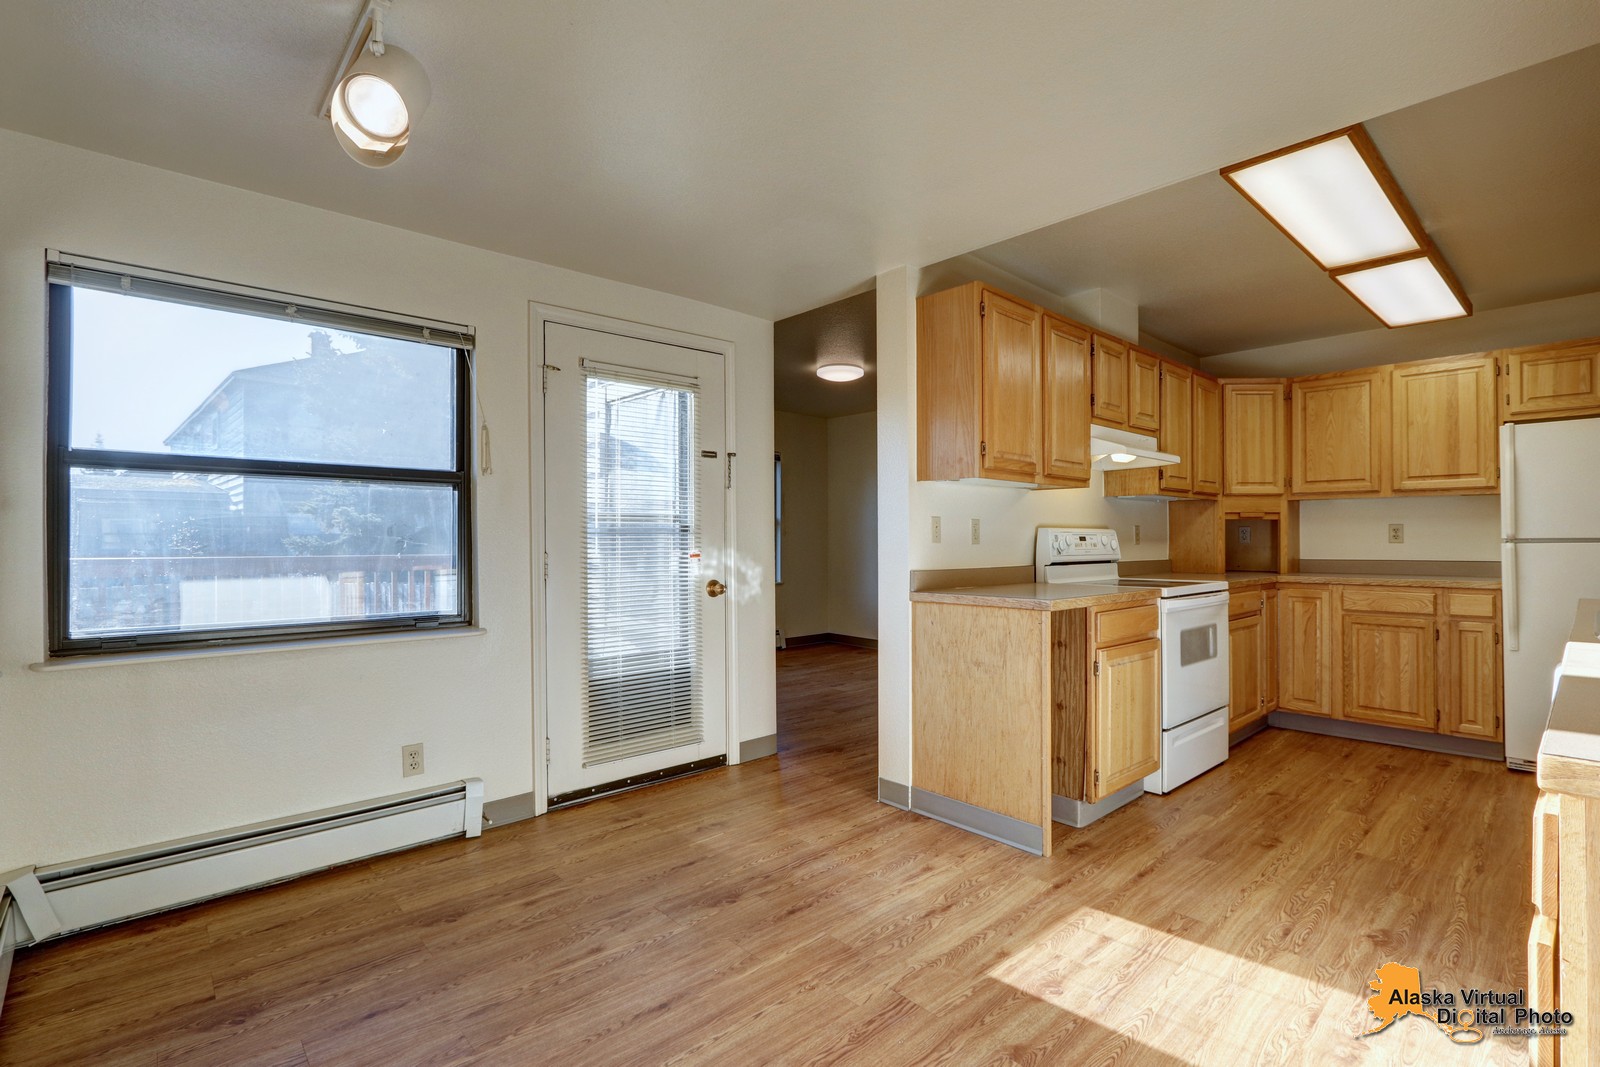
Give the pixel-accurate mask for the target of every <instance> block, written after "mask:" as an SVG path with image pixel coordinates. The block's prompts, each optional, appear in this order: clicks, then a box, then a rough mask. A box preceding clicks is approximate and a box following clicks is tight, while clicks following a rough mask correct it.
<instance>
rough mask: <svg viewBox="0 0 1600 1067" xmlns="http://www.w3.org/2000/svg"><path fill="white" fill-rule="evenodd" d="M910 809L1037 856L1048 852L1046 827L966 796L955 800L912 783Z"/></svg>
mask: <svg viewBox="0 0 1600 1067" xmlns="http://www.w3.org/2000/svg"><path fill="white" fill-rule="evenodd" d="M910 810H912V811H914V812H916V813H917V814H918V815H926V816H927V817H928V818H930V819H937V820H938V821H940V822H942V823H948V824H949V825H951V826H954V827H958V828H959V829H962V830H966V831H968V832H970V833H974V834H977V835H978V836H979V837H987V838H988V839H989V840H991V841H998V842H1000V843H1001V844H1002V845H1010V846H1011V847H1012V848H1020V849H1021V850H1022V851H1024V852H1031V853H1033V854H1034V855H1035V856H1042V855H1044V828H1043V827H1042V826H1035V825H1034V824H1033V823H1031V822H1023V821H1022V820H1021V819H1013V818H1012V817H1011V816H1009V815H1001V814H1000V813H999V812H997V811H990V810H989V809H988V808H980V807H978V806H977V805H975V804H968V803H967V802H966V801H964V800H952V799H951V798H950V797H947V796H944V795H942V794H939V793H930V792H928V791H927V790H926V789H918V788H917V787H916V786H912V787H911V808H910Z"/></svg>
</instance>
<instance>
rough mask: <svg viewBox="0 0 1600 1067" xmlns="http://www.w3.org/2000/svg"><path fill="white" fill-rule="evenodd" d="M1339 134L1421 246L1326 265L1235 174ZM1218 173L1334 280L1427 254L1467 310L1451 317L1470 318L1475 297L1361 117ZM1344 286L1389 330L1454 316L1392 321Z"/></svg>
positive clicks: (1342, 289) (1338, 136)
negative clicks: (1393, 323)
mask: <svg viewBox="0 0 1600 1067" xmlns="http://www.w3.org/2000/svg"><path fill="white" fill-rule="evenodd" d="M1340 138H1349V140H1350V143H1351V144H1352V145H1353V146H1354V147H1355V150H1356V153H1357V154H1358V155H1359V156H1360V157H1361V161H1362V162H1363V163H1365V164H1366V165H1367V169H1368V170H1369V171H1371V172H1372V177H1373V179H1374V180H1375V181H1376V182H1377V183H1378V188H1379V189H1380V190H1381V191H1382V192H1383V195H1384V196H1385V197H1386V198H1388V201H1389V204H1390V206H1391V207H1393V208H1394V210H1395V214H1396V215H1398V216H1399V217H1400V222H1401V223H1402V224H1403V225H1404V226H1405V228H1406V230H1407V231H1408V232H1409V233H1410V234H1411V238H1412V240H1414V241H1415V242H1416V243H1417V247H1416V248H1415V249H1411V250H1407V251H1404V252H1396V253H1394V254H1392V255H1387V256H1379V257H1377V258H1375V259H1366V260H1361V261H1359V262H1356V263H1345V264H1341V265H1340V266H1337V267H1329V266H1327V265H1326V264H1324V263H1323V262H1322V260H1320V259H1318V258H1317V257H1316V256H1315V255H1314V254H1313V253H1312V251H1311V250H1310V249H1309V248H1307V247H1306V246H1305V245H1303V244H1301V243H1300V241H1299V239H1298V238H1296V237H1295V235H1294V234H1292V233H1290V232H1289V230H1288V228H1287V227H1285V226H1284V225H1283V223H1281V222H1279V221H1278V220H1277V218H1276V217H1274V216H1273V215H1272V213H1271V212H1269V211H1268V210H1267V209H1266V208H1264V207H1262V206H1261V204H1260V202H1259V201H1257V200H1256V198H1255V197H1253V196H1251V195H1250V194H1249V193H1248V192H1246V191H1245V189H1244V186H1243V185H1241V184H1240V183H1239V182H1238V181H1237V180H1236V179H1235V178H1234V174H1236V173H1237V172H1239V171H1241V170H1247V169H1249V168H1250V167H1254V166H1259V165H1260V164H1262V163H1268V162H1271V161H1272V160H1274V159H1278V158H1280V157H1282V156H1287V155H1293V154H1294V153H1295V152H1300V151H1304V150H1305V149H1307V148H1315V147H1316V146H1317V145H1319V144H1325V143H1327V142H1329V141H1336V140H1338V139H1340ZM1217 173H1218V174H1220V175H1221V176H1222V178H1223V180H1224V181H1226V182H1227V183H1228V184H1229V185H1231V186H1232V187H1233V189H1234V191H1235V192H1237V193H1238V194H1239V195H1240V196H1242V197H1244V198H1245V200H1246V201H1247V202H1248V203H1249V204H1250V206H1251V207H1253V208H1255V209H1256V210H1257V211H1259V212H1260V213H1261V214H1262V216H1263V217H1264V218H1266V220H1267V221H1268V222H1270V223H1272V225H1273V226H1274V227H1275V228H1276V229H1277V231H1278V232H1279V233H1281V234H1283V235H1284V236H1285V237H1287V238H1288V239H1289V241H1290V242H1291V243H1292V244H1293V245H1294V246H1295V247H1296V248H1298V249H1300V251H1302V252H1304V253H1305V254H1306V258H1307V259H1309V260H1311V262H1313V263H1315V264H1316V265H1317V267H1318V268H1319V269H1320V270H1322V271H1323V272H1324V273H1326V274H1327V275H1328V279H1329V280H1330V281H1333V282H1335V283H1336V284H1338V282H1337V279H1338V278H1339V276H1340V275H1343V274H1354V273H1357V272H1359V271H1364V270H1371V269H1372V268H1374V267H1387V266H1389V265H1391V264H1393V263H1401V262H1404V261H1406V260H1412V259H1420V258H1424V257H1425V258H1427V260H1428V261H1429V262H1430V263H1432V264H1433V268H1434V269H1435V270H1437V271H1438V272H1439V276H1440V277H1441V278H1443V279H1444V282H1445V285H1447V286H1448V287H1449V288H1450V291H1451V293H1453V294H1455V297H1456V299H1457V300H1459V301H1461V306H1462V307H1463V308H1464V309H1465V310H1466V314H1465V315H1456V316H1452V318H1466V317H1469V316H1471V315H1472V301H1471V300H1468V299H1467V293H1466V290H1465V289H1463V288H1462V286H1461V280H1460V279H1459V278H1457V277H1456V274H1455V271H1453V270H1451V269H1450V264H1449V263H1447V262H1446V261H1445V258H1444V255H1443V253H1441V252H1440V251H1439V246H1438V245H1436V244H1434V242H1433V238H1432V237H1430V236H1429V234H1428V231H1427V230H1426V229H1424V228H1423V225H1422V220H1421V219H1420V218H1418V217H1417V212H1416V209H1415V208H1413V207H1412V206H1411V201H1410V200H1409V199H1408V198H1407V197H1406V194H1405V190H1404V189H1402V188H1400V183H1399V182H1398V181H1396V180H1395V177H1394V174H1393V172H1391V171H1390V170H1389V165H1388V164H1387V163H1385V162H1384V160H1383V154H1382V153H1381V152H1379V151H1378V146H1377V145H1376V144H1375V143H1373V140H1372V135H1371V134H1369V133H1368V132H1367V128H1366V126H1365V125H1364V124H1362V123H1359V122H1358V123H1356V124H1355V125H1354V126H1345V127H1343V128H1341V129H1337V130H1334V131H1332V132H1331V133H1325V134H1322V135H1321V136H1319V137H1311V138H1307V139H1306V140H1304V141H1299V142H1297V143H1295V144H1292V145H1289V146H1287V147H1285V148H1279V149H1277V150H1275V151H1272V152H1265V153H1263V154H1261V155H1259V156H1254V157H1252V158H1250V159H1246V160H1244V161H1242V162H1239V163H1234V164H1232V165H1230V166H1226V167H1223V168H1222V169H1221V170H1220V171H1218V172H1217ZM1339 289H1340V290H1341V291H1342V292H1344V293H1346V294H1348V295H1349V296H1350V298H1351V299H1353V300H1355V302H1356V303H1358V304H1360V305H1361V306H1362V307H1363V308H1365V309H1366V311H1367V312H1368V313H1370V314H1371V315H1372V317H1373V318H1375V319H1377V320H1378V321H1379V322H1382V323H1383V325H1384V327H1385V328H1386V329H1390V330H1399V329H1404V328H1405V327H1406V326H1423V325H1426V324H1427V323H1429V322H1447V321H1450V320H1448V319H1426V320H1424V321H1423V322H1410V323H1406V324H1405V326H1391V325H1390V324H1389V323H1388V322H1386V321H1385V320H1384V318H1383V317H1382V316H1381V315H1379V314H1378V313H1377V312H1376V311H1373V310H1372V308H1370V307H1368V306H1367V304H1366V302H1365V301H1363V300H1362V299H1361V298H1360V297H1358V296H1356V294H1355V293H1354V292H1353V291H1352V290H1350V289H1349V288H1348V287H1346V286H1345V285H1343V284H1339Z"/></svg>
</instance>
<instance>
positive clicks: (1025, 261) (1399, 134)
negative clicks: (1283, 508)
mask: <svg viewBox="0 0 1600 1067" xmlns="http://www.w3.org/2000/svg"><path fill="white" fill-rule="evenodd" d="M1597 86H1600V46H1596V47H1590V48H1586V49H1583V50H1581V51H1577V52H1572V53H1569V54H1567V55H1565V56H1561V57H1559V58H1557V59H1552V60H1549V61H1547V62H1544V63H1541V64H1537V65H1535V66H1532V67H1527V68H1524V69H1522V70H1519V71H1516V72H1514V73H1511V74H1507V75H1504V76H1502V77H1499V78H1494V79H1491V80H1488V81H1485V82H1482V83H1480V84H1478V85H1474V86H1470V87H1468V88H1465V89H1461V90H1458V91H1456V92H1453V93H1448V94H1445V95H1444V96H1441V97H1438V98H1436V99H1433V100H1428V101H1425V102H1423V103H1420V104H1416V105H1413V106H1411V107H1407V108H1402V109H1400V110H1398V111H1394V112H1392V113H1390V114H1387V115H1382V116H1379V117H1376V118H1371V119H1370V120H1369V121H1368V122H1367V124H1366V125H1367V129H1368V130H1369V131H1370V132H1371V134H1372V137H1373V141H1374V142H1375V143H1376V144H1377V146H1378V148H1379V150H1380V151H1381V152H1382V153H1383V156H1384V159H1385V161H1386V162H1387V163H1388V164H1389V167H1390V169H1391V170H1392V171H1393V173H1394V176H1395V179H1396V180H1397V181H1398V182H1399V183H1400V186H1401V188H1403V189H1404V190H1405V191H1406V194H1407V198H1408V199H1409V200H1410V201H1411V202H1412V204H1413V206H1414V207H1415V208H1416V209H1417V213H1418V215H1419V217H1420V218H1421V219H1422V222H1423V225H1424V226H1425V227H1426V228H1427V230H1428V232H1429V233H1430V234H1431V235H1432V237H1433V238H1434V240H1435V241H1436V242H1437V243H1438V245H1439V247H1440V250H1441V251H1442V252H1443V253H1444V255H1445V258H1446V259H1447V260H1448V261H1449V262H1450V264H1451V266H1452V267H1453V268H1454V270H1455V272H1456V274H1457V276H1458V277H1459V278H1460V280H1461V283H1462V285H1463V286H1464V287H1465V288H1466V290H1467V293H1468V295H1469V296H1470V297H1471V299H1472V302H1473V304H1474V309H1475V311H1476V313H1477V315H1476V317H1475V320H1469V321H1468V322H1465V323H1455V324H1451V325H1449V326H1446V325H1445V324H1437V325H1433V326H1417V327H1411V328H1408V329H1406V330H1402V331H1396V332H1395V333H1394V335H1393V338H1394V340H1393V343H1394V344H1398V345H1399V346H1400V349H1401V350H1403V349H1404V348H1405V347H1406V346H1411V345H1429V344H1430V343H1431V341H1430V338H1432V337H1433V336H1438V337H1439V338H1440V339H1441V341H1443V339H1444V338H1446V337H1448V339H1449V340H1448V344H1449V345H1455V346H1460V345H1463V344H1466V345H1469V346H1470V345H1472V344H1473V343H1474V341H1473V335H1474V328H1475V327H1477V326H1479V325H1483V324H1488V323H1490V322H1491V321H1493V320H1494V319H1495V317H1494V316H1488V315H1486V313H1488V312H1493V311H1496V310H1499V309H1504V308H1511V307H1517V306H1520V305H1525V304H1531V303H1537V302H1544V301H1552V300H1559V299H1562V298H1566V297H1571V296H1575V295H1578V294H1583V293H1591V292H1595V291H1596V290H1600V252H1597V250H1600V185H1597V182H1600V179H1597V177H1596V176H1597V175H1600V91H1596V87H1597ZM976 255H977V256H978V257H979V258H980V259H982V260H984V261H986V262H989V263H992V264H994V265H995V266H998V267H1000V268H1002V269H1004V270H1006V271H1009V272H1010V273H1012V274H1015V275H1018V276H1019V277H1022V278H1024V279H1026V280H1027V281H1030V282H1032V283H1033V284H1035V285H1038V286H1040V287H1042V288H1044V289H1046V290H1049V291H1052V292H1057V293H1072V292H1077V291H1079V290H1082V289H1090V288H1108V289H1111V290H1113V291H1115V292H1117V293H1118V294H1120V295H1122V296H1125V297H1127V298H1129V299H1131V300H1133V301H1134V302H1135V303H1137V304H1138V305H1139V325H1140V328H1141V330H1144V331H1146V332H1148V333H1150V334H1154V335H1155V336H1157V337H1159V338H1161V339H1162V340H1165V341H1167V342H1169V343H1171V344H1174V345H1176V346H1178V347H1179V348H1182V349H1185V350H1187V351H1189V352H1192V353H1195V354H1197V355H1205V356H1209V355H1216V354H1219V353H1234V352H1240V351H1244V350H1251V349H1256V348H1262V347H1268V346H1276V345H1283V344H1288V343H1292V342H1298V341H1305V340H1308V339H1312V338H1323V337H1333V336H1344V335H1349V334H1354V333H1360V332H1363V331H1371V330H1374V329H1377V330H1380V331H1381V330H1382V329H1383V328H1382V326H1381V325H1380V324H1379V323H1378V322H1377V320H1376V319H1374V318H1373V317H1372V316H1371V315H1370V314H1368V313H1367V311H1365V310H1364V309H1363V308H1362V307H1361V305H1360V304H1358V303H1356V301H1355V300H1354V299H1352V298H1351V297H1350V296H1349V295H1347V294H1346V293H1345V291H1344V290H1343V289H1342V288H1341V287H1340V286H1338V285H1336V284H1335V283H1334V282H1332V281H1331V280H1329V278H1328V277H1327V276H1326V274H1324V273H1323V271H1322V270H1321V269H1320V268H1319V267H1318V266H1317V265H1316V264H1315V263H1314V262H1313V261H1312V260H1311V259H1310V258H1309V257H1308V256H1306V255H1305V254H1304V253H1302V252H1301V251H1300V250H1299V249H1298V248H1296V247H1295V246H1294V245H1293V244H1292V243H1290V242H1289V241H1288V240H1287V239H1286V238H1285V237H1284V236H1283V235H1282V234H1281V233H1280V232H1279V231H1278V230H1277V229H1276V228H1274V227H1273V226H1272V224H1271V223H1269V222H1268V221H1267V220H1266V219H1265V218H1264V217H1263V216H1262V215H1261V214H1260V213H1259V212H1258V211H1256V209H1255V208H1254V207H1252V206H1250V204H1249V203H1248V202H1247V201H1245V199H1244V198H1243V197H1241V196H1240V195H1239V194H1238V193H1236V192H1235V191H1234V190H1233V189H1232V188H1231V187H1230V186H1229V185H1228V184H1227V183H1226V182H1225V181H1223V180H1222V178H1221V177H1219V176H1218V175H1217V174H1216V172H1214V171H1213V172H1209V173H1206V174H1202V175H1199V176H1197V177H1194V178H1190V179H1188V180H1187V181H1182V182H1178V183H1175V184H1173V185H1170V186H1167V187H1166V188H1164V189H1159V190H1156V191H1154V192H1150V193H1146V194H1144V195H1142V196H1137V197H1134V198H1132V199H1129V200H1125V201H1122V202H1121V203H1118V204H1113V205H1111V206H1109V207H1105V208H1101V209H1099V210H1097V211H1092V212H1089V213H1087V214H1084V215H1080V216H1078V217H1077V218H1073V219H1068V220H1066V221H1065V222H1060V223H1057V224H1055V225H1052V226H1047V227H1044V228H1043V229H1040V230H1036V231H1034V232H1033V233H1029V234H1024V235H1022V236H1020V237H1016V238H1012V239H1010V240H1007V241H1002V242H1000V243H998V244H996V245H993V246H991V247H989V248H985V249H980V250H979V251H978V252H977V253H976ZM1544 339H1545V338H1538V340H1544ZM1513 343H1520V342H1515V341H1514V342H1513ZM1452 350H1454V351H1462V350H1463V349H1461V348H1460V347H1456V348H1454V349H1451V348H1449V347H1446V349H1445V351H1447V352H1448V351H1452ZM1429 354H1432V353H1431V351H1430V353H1429ZM1401 358H1404V356H1402V357H1401ZM1330 369H1331V368H1330Z"/></svg>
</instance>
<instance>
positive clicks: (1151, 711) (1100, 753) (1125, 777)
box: [1087, 640, 1161, 804]
mask: <svg viewBox="0 0 1600 1067" xmlns="http://www.w3.org/2000/svg"><path fill="white" fill-rule="evenodd" d="M1093 692H1094V707H1093V709H1092V713H1091V714H1090V716H1089V781H1088V782H1087V786H1088V788H1087V793H1088V799H1089V802H1090V803H1091V804H1092V803H1094V802H1095V801H1097V800H1103V799H1104V798H1106V797H1108V796H1110V795H1111V794H1112V793H1115V792H1116V791H1117V790H1119V789H1121V788H1123V787H1124V786H1129V785H1132V784H1133V783H1134V782H1137V781H1139V780H1140V779H1141V778H1143V777H1144V776H1145V775H1147V774H1152V773H1154V772H1155V771H1157V770H1160V769H1161V709H1160V700H1161V642H1160V641H1156V640H1148V641H1136V642H1134V643H1133V644H1131V645H1118V646H1117V647H1115V648H1104V649H1100V650H1099V651H1097V652H1096V653H1095V656H1094V685H1093Z"/></svg>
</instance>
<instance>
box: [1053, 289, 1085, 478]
mask: <svg viewBox="0 0 1600 1067" xmlns="http://www.w3.org/2000/svg"><path fill="white" fill-rule="evenodd" d="M1043 476H1044V478H1043V480H1044V481H1047V482H1049V483H1050V484H1052V485H1061V484H1072V485H1079V486H1083V485H1088V484H1089V329H1088V327H1086V326H1079V325H1078V324H1077V323H1075V322H1069V321H1067V320H1066V319H1061V318H1057V317H1056V316H1054V315H1046V316H1045V317H1044V470H1043Z"/></svg>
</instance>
